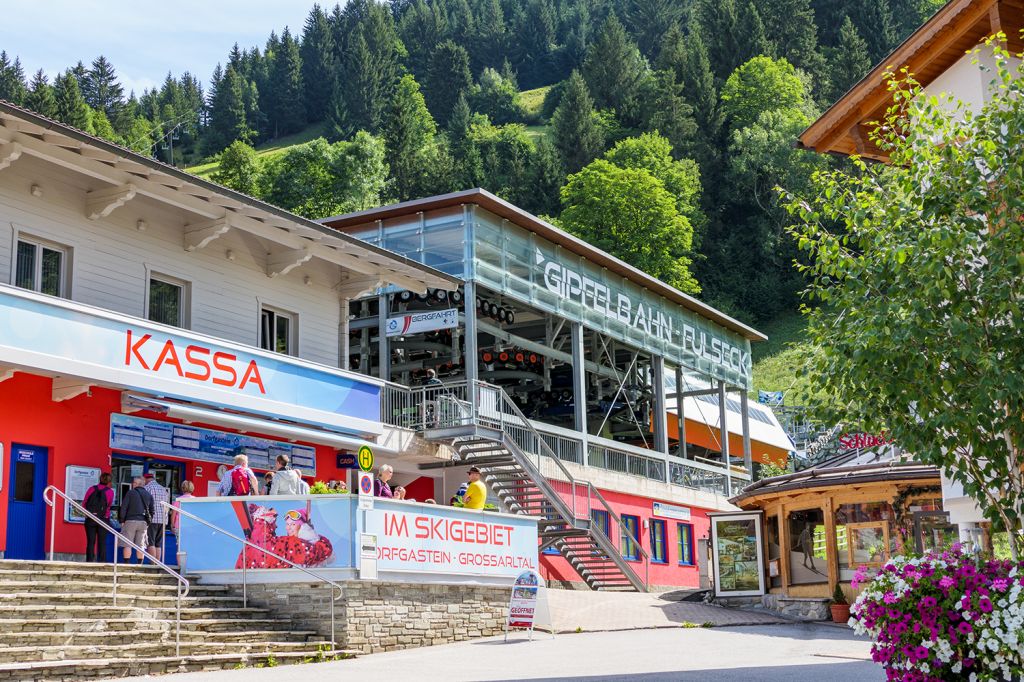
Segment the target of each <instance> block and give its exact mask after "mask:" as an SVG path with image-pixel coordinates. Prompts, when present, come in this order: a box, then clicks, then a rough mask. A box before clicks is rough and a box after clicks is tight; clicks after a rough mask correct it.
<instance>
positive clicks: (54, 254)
mask: <svg viewBox="0 0 1024 682" xmlns="http://www.w3.org/2000/svg"><path fill="white" fill-rule="evenodd" d="M67 260H68V249H67V248H65V247H62V246H57V245H54V244H45V243H42V242H35V241H30V240H26V239H19V240H18V252H17V256H16V258H15V261H16V262H15V267H14V285H15V286H18V287H21V288H22V289H31V290H32V291H38V292H39V293H41V294H49V295H50V296H63V297H66V296H67V290H66V281H67V275H66V268H67Z"/></svg>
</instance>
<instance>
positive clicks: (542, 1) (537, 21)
mask: <svg viewBox="0 0 1024 682" xmlns="http://www.w3.org/2000/svg"><path fill="white" fill-rule="evenodd" d="M517 19H518V24H517V25H516V28H515V30H514V33H513V35H514V36H515V37H516V39H515V40H514V41H513V42H512V46H511V48H510V57H511V58H512V61H513V63H514V64H515V66H516V71H517V72H518V74H519V78H520V80H521V81H522V84H523V86H524V87H525V88H527V89H532V88H535V87H539V86H541V85H546V84H548V83H550V82H551V78H552V76H553V75H554V74H553V73H552V71H553V70H554V69H555V68H556V61H555V48H556V41H557V39H558V38H557V34H556V16H555V10H554V8H553V7H552V5H551V0H529V3H528V4H527V6H526V8H525V10H523V11H521V12H520V14H519V15H518V16H517Z"/></svg>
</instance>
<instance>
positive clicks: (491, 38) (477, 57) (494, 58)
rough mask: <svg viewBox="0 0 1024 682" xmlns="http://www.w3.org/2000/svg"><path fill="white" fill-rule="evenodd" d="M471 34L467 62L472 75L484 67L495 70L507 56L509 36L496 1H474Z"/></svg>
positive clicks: (499, 5) (502, 14) (503, 14)
mask: <svg viewBox="0 0 1024 682" xmlns="http://www.w3.org/2000/svg"><path fill="white" fill-rule="evenodd" d="M475 9H476V11H475V12H474V13H473V14H474V16H473V24H472V28H473V30H472V33H471V37H470V40H469V43H468V44H469V46H470V52H469V62H470V67H471V68H472V69H473V73H479V72H480V71H482V70H483V69H484V68H485V67H488V66H490V67H492V68H497V67H499V66H501V63H502V62H503V61H504V60H505V56H506V55H507V54H508V42H509V36H508V33H507V31H506V29H505V12H504V10H502V8H501V3H500V2H498V0H476V8H475Z"/></svg>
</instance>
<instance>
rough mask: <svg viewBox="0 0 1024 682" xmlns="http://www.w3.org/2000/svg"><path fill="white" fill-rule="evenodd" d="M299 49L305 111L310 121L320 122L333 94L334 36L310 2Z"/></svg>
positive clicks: (317, 9) (323, 16) (325, 21)
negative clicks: (311, 7) (310, 9)
mask: <svg viewBox="0 0 1024 682" xmlns="http://www.w3.org/2000/svg"><path fill="white" fill-rule="evenodd" d="M300 52H301V57H302V83H303V87H304V89H305V94H306V113H307V115H308V118H309V120H310V121H322V120H324V119H326V118H327V112H328V108H329V107H330V104H331V99H332V98H333V97H334V39H333V37H332V36H331V26H330V24H329V23H328V22H327V15H326V14H324V11H323V10H322V9H320V5H313V9H312V11H310V13H309V17H307V18H306V25H305V27H304V29H303V31H302V49H301V51H300Z"/></svg>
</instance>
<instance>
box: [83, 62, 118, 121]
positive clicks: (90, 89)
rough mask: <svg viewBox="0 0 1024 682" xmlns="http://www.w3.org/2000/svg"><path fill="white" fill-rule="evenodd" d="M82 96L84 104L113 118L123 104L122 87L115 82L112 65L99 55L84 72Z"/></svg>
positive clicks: (115, 77) (115, 75)
mask: <svg viewBox="0 0 1024 682" xmlns="http://www.w3.org/2000/svg"><path fill="white" fill-rule="evenodd" d="M82 96H83V97H84V98H85V102H86V104H88V105H89V106H90V107H92V108H93V109H95V110H97V111H102V112H103V113H104V114H106V116H107V118H108V119H110V120H113V119H115V118H116V117H117V114H118V111H119V110H120V108H121V107H122V106H123V105H124V88H123V87H122V86H121V84H120V83H118V82H117V74H116V73H115V72H114V66H113V64H111V63H110V62H108V61H107V58H106V57H104V56H103V55H100V56H99V57H97V58H96V59H95V60H93V63H92V67H91V68H90V69H89V70H88V71H87V72H86V74H85V87H84V89H83V90H82Z"/></svg>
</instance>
